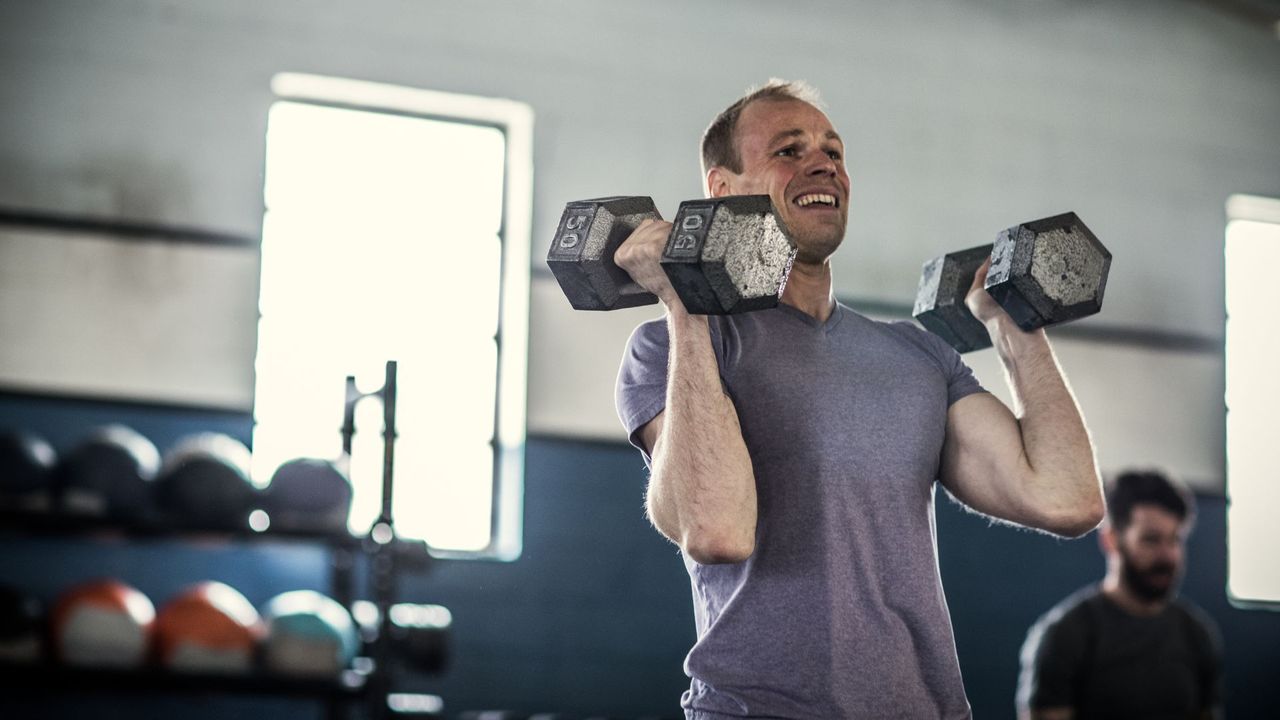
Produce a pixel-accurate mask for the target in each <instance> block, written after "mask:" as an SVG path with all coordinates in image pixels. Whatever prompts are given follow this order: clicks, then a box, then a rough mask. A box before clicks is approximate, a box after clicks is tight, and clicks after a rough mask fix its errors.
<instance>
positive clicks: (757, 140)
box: [710, 100, 849, 264]
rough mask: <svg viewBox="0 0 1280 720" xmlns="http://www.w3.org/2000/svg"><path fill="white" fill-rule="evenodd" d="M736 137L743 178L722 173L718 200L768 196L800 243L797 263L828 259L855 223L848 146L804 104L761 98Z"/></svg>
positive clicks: (715, 190) (716, 185) (714, 186)
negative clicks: (850, 220)
mask: <svg viewBox="0 0 1280 720" xmlns="http://www.w3.org/2000/svg"><path fill="white" fill-rule="evenodd" d="M734 136H735V144H736V146H737V150H738V156H739V157H740V158H741V161H742V172H741V173H734V172H732V171H731V170H728V169H727V168H717V171H718V172H719V173H721V174H720V175H719V177H718V178H717V176H715V175H714V174H713V176H712V177H711V178H710V180H711V182H710V186H711V191H712V194H713V195H715V196H720V195H768V196H769V197H770V198H771V199H772V200H773V205H774V207H775V208H777V210H778V214H779V215H780V216H781V217H782V220H783V222H784V223H786V226H787V229H788V230H789V231H790V234H791V237H792V238H793V239H794V240H795V241H796V244H797V245H799V248H800V249H799V253H798V255H797V258H796V260H797V261H799V262H807V263H815V264H816V263H821V262H823V261H825V260H826V259H827V258H828V257H830V256H831V254H832V253H834V252H835V251H836V248H838V247H840V242H841V241H842V240H843V239H844V233H845V226H846V224H847V222H848V218H849V173H848V172H847V171H846V170H845V167H844V143H843V142H842V141H841V140H840V136H839V135H838V134H837V133H836V131H835V129H834V128H833V127H832V126H831V121H830V120H828V119H827V116H826V115H825V114H823V112H822V111H821V110H818V109H817V108H815V107H814V106H812V105H810V104H809V103H806V102H802V101H800V100H757V101H756V102H753V103H751V104H750V105H748V106H747V107H746V108H744V109H743V110H742V114H741V115H740V116H739V117H738V123H737V126H736V128H735V132H734ZM717 180H719V181H717Z"/></svg>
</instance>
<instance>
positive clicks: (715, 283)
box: [547, 195, 796, 315]
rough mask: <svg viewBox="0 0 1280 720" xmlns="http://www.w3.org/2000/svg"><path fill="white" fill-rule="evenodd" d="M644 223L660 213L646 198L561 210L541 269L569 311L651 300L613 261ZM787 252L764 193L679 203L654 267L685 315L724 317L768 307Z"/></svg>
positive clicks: (790, 246)
mask: <svg viewBox="0 0 1280 720" xmlns="http://www.w3.org/2000/svg"><path fill="white" fill-rule="evenodd" d="M650 218H652V219H655V220H661V219H662V216H661V215H660V214H659V213H658V209H657V207H655V206H654V204H653V200H652V199H650V198H647V197H608V198H597V199H595V200H581V201H577V202H571V203H569V204H568V205H567V206H566V207H565V211H564V214H563V215H562V216H561V218H560V225H559V227H558V228H557V229H556V234H555V237H554V238H553V239H552V241H551V249H550V251H549V252H548V253H547V265H548V266H550V267H551V272H552V273H553V274H554V275H555V276H556V280H558V281H559V283H560V288H561V289H562V290H563V291H564V294H565V296H566V297H567V298H568V299H569V303H570V304H571V305H572V306H573V307H574V308H575V309H577V310H617V309H619V308H627V307H636V306H639V305H651V304H653V303H656V302H658V298H657V297H655V296H654V295H653V294H652V293H650V292H648V291H646V290H645V289H644V288H642V287H640V286H639V285H637V284H636V283H635V282H634V281H633V280H632V279H631V277H630V276H629V275H627V273H626V271H625V270H623V269H622V268H620V267H618V265H617V264H616V263H615V262H614V259H613V256H614V253H616V252H617V250H618V246H620V245H621V244H622V242H623V241H624V240H626V239H627V237H628V236H629V235H630V234H631V233H632V232H633V231H634V230H635V229H636V228H637V227H639V225H640V223H641V222H643V221H644V220H646V219H650ZM795 253H796V247H795V243H794V242H792V241H791V238H790V237H789V236H788V234H787V231H786V228H785V226H784V225H783V224H782V222H781V220H780V219H779V218H778V216H777V214H776V213H775V212H774V210H773V204H772V203H771V202H770V201H769V197H768V196H767V195H736V196H730V197H723V198H711V199H705V200H690V201H687V202H684V203H681V204H680V209H679V210H678V211H677V212H676V217H675V220H673V221H672V230H671V234H670V236H669V237H668V238H667V245H666V248H665V250H664V252H663V256H662V267H663V269H664V270H665V271H666V273H667V277H669V278H670V279H671V285H672V287H674V288H675V291H676V293H677V294H678V295H679V296H680V300H681V302H683V303H684V305H685V308H686V309H688V310H689V312H691V313H696V314H701V315H728V314H732V313H739V312H748V311H751V310H763V309H767V308H771V307H774V306H776V305H777V304H778V299H779V298H780V297H781V296H782V290H783V288H784V286H785V284H786V280H787V274H788V273H789V272H790V271H791V263H792V261H793V260H794V259H795Z"/></svg>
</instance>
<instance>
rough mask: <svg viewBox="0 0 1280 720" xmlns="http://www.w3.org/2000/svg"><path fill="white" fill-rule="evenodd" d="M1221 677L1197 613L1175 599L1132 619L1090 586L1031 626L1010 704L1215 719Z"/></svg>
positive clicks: (1214, 637)
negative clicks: (1014, 698)
mask: <svg viewBox="0 0 1280 720" xmlns="http://www.w3.org/2000/svg"><path fill="white" fill-rule="evenodd" d="M1221 682H1222V653H1221V642H1220V640H1219V636H1218V631H1217V628H1216V626H1214V624H1213V621H1212V620H1210V619H1209V617H1208V616H1207V615H1206V614H1205V613H1204V611H1202V610H1200V609H1199V608H1197V607H1195V606H1194V605H1192V604H1190V603H1189V602H1186V601H1183V600H1176V601H1174V602H1172V603H1170V604H1169V606H1168V607H1166V608H1165V609H1164V610H1163V611H1161V612H1160V613H1159V614H1157V615H1154V616H1151V617H1136V616H1133V615H1130V614H1129V613H1127V612H1125V611H1124V610H1121V609H1120V608H1119V607H1118V606H1116V605H1115V604H1114V603H1112V602H1111V601H1110V600H1108V599H1107V598H1106V596H1104V595H1103V594H1102V593H1101V591H1100V589H1099V587H1098V586H1097V585H1090V586H1088V587H1085V588H1082V589H1081V590H1079V591H1077V592H1075V593H1073V594H1072V595H1071V596H1069V597H1067V598H1066V599H1065V600H1063V601H1062V602H1060V603H1058V605H1057V606H1055V607H1054V608H1053V609H1052V610H1050V611H1049V612H1048V613H1045V615H1044V616H1043V617H1041V618H1040V619H1039V620H1038V621H1036V623H1035V624H1034V625H1032V626H1031V630H1030V631H1029V632H1028V633H1027V640H1026V643H1025V644H1024V645H1023V647H1022V674H1021V676H1020V677H1019V680H1018V697H1017V703H1018V707H1019V709H1025V708H1027V707H1028V706H1029V707H1031V708H1052V707H1069V708H1073V709H1074V710H1075V717H1077V718H1089V719H1090V720H1095V719H1102V720H1106V719H1109V718H1116V720H1120V719H1122V718H1123V719H1124V720H1134V719H1135V718H1180V719H1182V718H1199V717H1201V716H1202V713H1204V712H1205V711H1212V712H1213V713H1214V714H1213V716H1214V717H1217V714H1218V708H1219V707H1220V706H1221V703H1222V686H1221Z"/></svg>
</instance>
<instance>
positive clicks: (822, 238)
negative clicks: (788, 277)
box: [794, 231, 844, 265]
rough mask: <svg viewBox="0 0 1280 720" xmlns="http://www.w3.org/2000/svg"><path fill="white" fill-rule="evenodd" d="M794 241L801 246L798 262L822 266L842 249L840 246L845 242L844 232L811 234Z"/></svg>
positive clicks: (797, 254) (797, 252)
mask: <svg viewBox="0 0 1280 720" xmlns="http://www.w3.org/2000/svg"><path fill="white" fill-rule="evenodd" d="M794 240H795V241H796V245H798V246H799V250H797V251H796V262H799V263H807V264H810V265H820V264H822V263H824V262H826V261H827V259H828V258H830V257H831V256H832V255H834V254H835V252H836V250H838V249H840V244H841V243H842V242H843V241H844V232H843V231H841V232H840V233H839V234H837V233H834V232H830V233H810V234H809V235H807V236H804V237H795V238H794Z"/></svg>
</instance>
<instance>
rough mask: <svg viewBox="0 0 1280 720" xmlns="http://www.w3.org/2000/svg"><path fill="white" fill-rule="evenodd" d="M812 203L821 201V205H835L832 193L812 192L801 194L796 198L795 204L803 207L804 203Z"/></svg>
mask: <svg viewBox="0 0 1280 720" xmlns="http://www.w3.org/2000/svg"><path fill="white" fill-rule="evenodd" d="M814 203H822V204H823V205H835V204H836V197H835V196H834V195H822V194H814V195H803V196H801V197H798V198H796V204H797V205H799V206H800V207H805V206H806V205H812V204H814Z"/></svg>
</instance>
